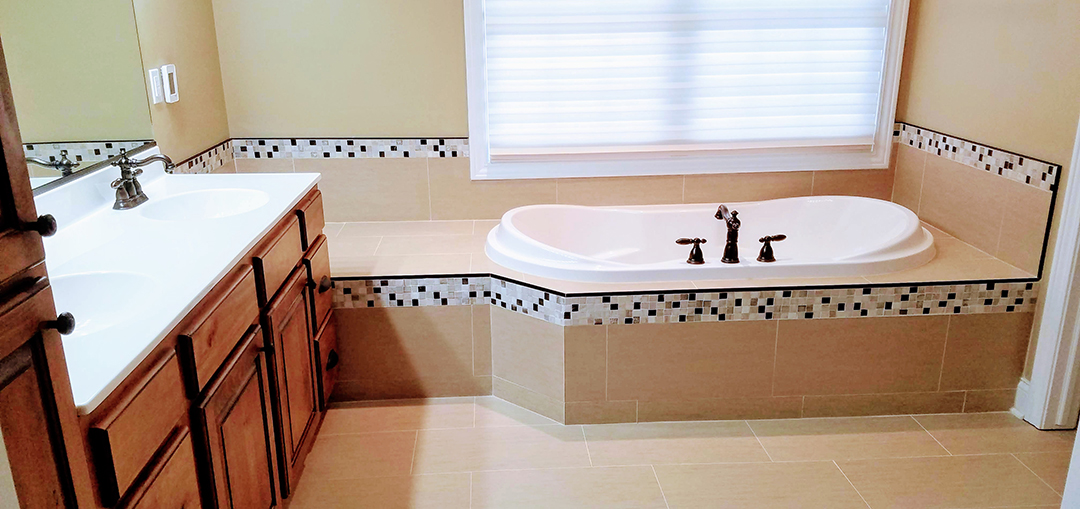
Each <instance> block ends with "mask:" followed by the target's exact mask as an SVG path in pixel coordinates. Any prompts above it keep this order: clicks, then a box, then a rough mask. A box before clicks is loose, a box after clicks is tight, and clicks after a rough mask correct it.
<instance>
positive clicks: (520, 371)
mask: <svg viewBox="0 0 1080 509" xmlns="http://www.w3.org/2000/svg"><path fill="white" fill-rule="evenodd" d="M491 309H492V313H491V358H492V370H493V374H494V375H495V376H497V377H499V378H502V379H503V380H507V381H510V382H513V383H515V384H517V385H520V386H522V387H525V388H526V389H529V390H531V391H534V392H536V393H539V394H542V395H544V396H547V397H548V398H551V399H553V400H555V401H560V402H561V401H564V399H563V387H564V385H563V328H562V327H561V326H558V325H555V324H553V323H548V322H545V321H544V320H540V319H538V318H533V317H531V316H525V315H522V314H520V313H515V312H513V311H508V310H506V309H503V308H500V307H493V308H491Z"/></svg>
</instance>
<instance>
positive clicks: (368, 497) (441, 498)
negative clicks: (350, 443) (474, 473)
mask: <svg viewBox="0 0 1080 509" xmlns="http://www.w3.org/2000/svg"><path fill="white" fill-rule="evenodd" d="M305 474H306V472H305ZM469 488H470V486H469V474H434V475H417V476H411V477H406V476H400V477H378V478H371V479H347V480H337V481H326V480H322V479H316V478H314V477H313V476H311V475H310V474H307V475H305V476H304V477H302V478H301V479H300V484H299V485H298V486H297V488H296V492H295V493H293V494H292V495H291V496H290V498H289V500H290V502H289V507H290V508H291V509H351V508H355V507H356V506H357V503H358V502H359V501H363V504H364V505H366V506H368V507H378V508H380V509H469V495H470V493H469Z"/></svg>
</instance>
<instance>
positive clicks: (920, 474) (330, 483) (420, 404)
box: [290, 396, 1075, 509]
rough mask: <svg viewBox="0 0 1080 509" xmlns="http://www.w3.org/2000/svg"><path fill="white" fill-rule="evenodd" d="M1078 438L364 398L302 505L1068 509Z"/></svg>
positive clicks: (1006, 423) (926, 422) (983, 417)
mask: <svg viewBox="0 0 1080 509" xmlns="http://www.w3.org/2000/svg"><path fill="white" fill-rule="evenodd" d="M1074 438H1075V432H1074V431H1073V432H1069V431H1066V432H1042V431H1038V430H1036V429H1035V428H1033V427H1031V426H1030V425H1028V424H1027V423H1025V422H1023V421H1020V420H1018V419H1016V418H1015V417H1013V416H1012V415H1010V414H1007V413H996V414H974V415H925V416H922V415H920V416H892V417H853V418H830V419H798V420H773V421H718V422H671V423H649V424H615V425H595V426H563V425H560V424H557V423H555V422H554V421H551V420H549V419H547V418H545V417H542V416H540V415H537V414H534V413H532V412H529V411H528V410H524V409H522V408H520V407H517V406H514V405H512V404H510V403H507V402H504V401H502V400H499V399H496V398H494V397H490V396H486V397H478V398H445V399H430V400H415V401H395V402H369V403H362V404H360V403H357V404H349V405H341V406H339V407H337V408H334V409H331V410H330V411H329V413H328V414H327V417H326V420H325V422H324V424H323V427H322V430H321V432H320V434H319V437H318V439H317V440H316V442H315V447H314V449H313V450H312V452H311V454H310V455H309V456H308V459H307V464H306V470H305V472H304V474H303V477H302V479H301V481H300V484H299V486H298V487H297V491H296V493H295V494H294V498H293V500H292V503H291V505H290V507H291V508H292V509H308V508H320V509H334V508H368V507H370V508H379V509H392V508H439V509H458V508H462V509H465V508H475V509H489V508H514V509H517V508H559V509H561V508H574V509H586V508H658V509H683V508H742V507H746V508H755V509H767V508H773V507H777V508H780V507H782V508H793V507H798V508H830V509H832V508H848V507H851V508H863V509H865V508H867V507H869V508H871V509H882V508H919V509H930V508H938V507H942V508H945V507H957V508H959V507H964V508H984V507H985V508H989V507H1028V508H1035V507H1040V508H1043V507H1044V508H1052V507H1053V508H1056V507H1058V506H1059V505H1060V501H1061V492H1062V489H1063V488H1064V485H1065V477H1066V471H1067V469H1068V461H1069V456H1070V451H1071V448H1072V441H1073V440H1074Z"/></svg>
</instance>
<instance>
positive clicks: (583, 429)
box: [578, 426, 595, 467]
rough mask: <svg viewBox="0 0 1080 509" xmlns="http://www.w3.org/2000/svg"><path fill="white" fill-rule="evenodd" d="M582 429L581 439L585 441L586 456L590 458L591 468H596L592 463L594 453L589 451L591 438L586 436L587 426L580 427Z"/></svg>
mask: <svg viewBox="0 0 1080 509" xmlns="http://www.w3.org/2000/svg"><path fill="white" fill-rule="evenodd" d="M578 427H579V428H581V439H582V440H584V441H585V454H587V455H588V456H589V466H590V467H592V466H595V465H593V462H592V452H591V451H589V437H588V436H586V435H585V426H578Z"/></svg>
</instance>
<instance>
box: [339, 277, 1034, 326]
mask: <svg viewBox="0 0 1080 509" xmlns="http://www.w3.org/2000/svg"><path fill="white" fill-rule="evenodd" d="M1038 292H1039V288H1038V283H1034V282H1020V283H993V282H987V283H972V284H956V285H948V284H945V285H895V286H873V287H869V286H868V287H855V288H832V289H814V288H807V289H788V290H785V289H777V290H771V289H769V290H733V291H718V290H714V291H708V290H706V291H683V292H644V293H635V294H629V295H623V294H620V295H599V296H573V295H571V296H563V295H558V294H556V293H553V292H549V291H545V290H543V289H538V288H533V287H530V286H526V285H523V284H520V283H517V282H514V281H511V280H505V279H502V278H499V277H487V276H462V277H432V278H403V279H363V280H339V281H338V285H337V290H336V291H335V294H334V307H337V308H378V307H420V306H462V305H472V304H491V305H494V306H500V307H503V308H505V309H509V310H511V311H513V312H516V313H521V314H524V315H528V316H532V317H534V318H538V319H541V320H544V321H546V322H550V323H553V324H556V325H561V326H577V325H635V324H642V323H695V322H722V321H746V320H813V319H824V318H863V317H884V316H921V315H943V314H985V313H1022V312H1030V311H1034V309H1035V304H1036V299H1037V296H1038Z"/></svg>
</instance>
